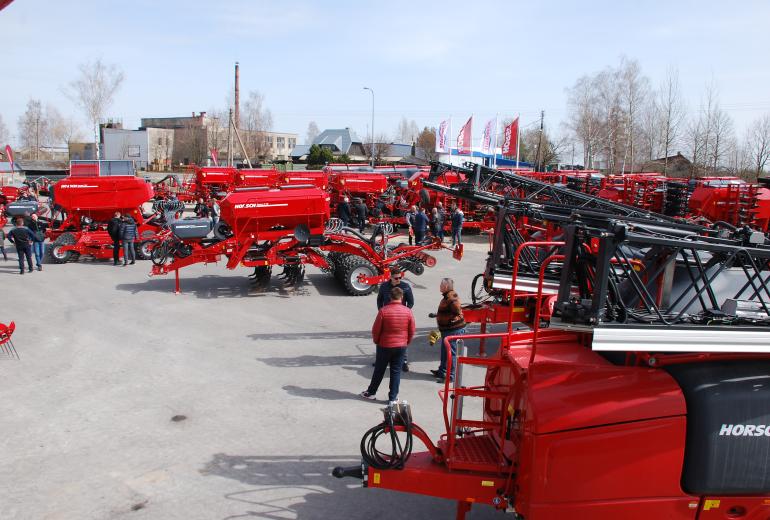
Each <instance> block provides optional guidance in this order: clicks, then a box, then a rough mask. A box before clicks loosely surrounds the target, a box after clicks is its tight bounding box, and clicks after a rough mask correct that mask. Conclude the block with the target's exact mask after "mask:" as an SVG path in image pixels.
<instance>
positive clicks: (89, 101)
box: [64, 59, 124, 159]
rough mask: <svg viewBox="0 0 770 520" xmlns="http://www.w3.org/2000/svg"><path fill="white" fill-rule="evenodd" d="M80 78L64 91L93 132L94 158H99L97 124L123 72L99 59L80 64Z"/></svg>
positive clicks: (110, 101)
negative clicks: (80, 111) (79, 110)
mask: <svg viewBox="0 0 770 520" xmlns="http://www.w3.org/2000/svg"><path fill="white" fill-rule="evenodd" d="M79 69H80V76H79V77H78V78H77V79H75V80H74V81H72V82H71V83H70V84H69V85H68V87H67V88H65V89H64V92H65V94H66V95H67V97H69V98H70V99H71V100H72V101H73V102H74V103H75V104H76V105H77V106H78V108H80V109H81V110H82V112H83V115H85V117H86V120H87V121H88V122H89V124H90V125H91V128H92V129H93V131H94V144H95V145H96V157H97V159H98V158H99V157H100V150H99V123H100V122H101V121H102V120H103V119H104V115H105V113H106V112H107V110H108V109H109V108H110V106H111V105H112V103H113V101H114V99H115V94H116V93H117V91H118V89H120V86H121V85H122V84H123V79H124V76H123V72H121V71H120V70H119V69H118V68H117V67H116V66H115V65H107V64H105V63H103V62H102V60H101V59H97V60H95V61H93V62H86V63H82V64H81V65H80V66H79Z"/></svg>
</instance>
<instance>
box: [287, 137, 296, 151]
mask: <svg viewBox="0 0 770 520" xmlns="http://www.w3.org/2000/svg"><path fill="white" fill-rule="evenodd" d="M296 146H297V140H296V139H294V138H293V137H289V148H292V149H293V148H295V147H296Z"/></svg>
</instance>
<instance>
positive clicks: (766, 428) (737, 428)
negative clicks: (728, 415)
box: [719, 424, 770, 437]
mask: <svg viewBox="0 0 770 520" xmlns="http://www.w3.org/2000/svg"><path fill="white" fill-rule="evenodd" d="M719 435H720V437H724V436H732V437H762V436H763V435H764V436H765V437H770V425H765V424H723V425H722V428H720V430H719Z"/></svg>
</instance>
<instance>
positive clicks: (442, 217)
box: [436, 202, 446, 244]
mask: <svg viewBox="0 0 770 520" xmlns="http://www.w3.org/2000/svg"><path fill="white" fill-rule="evenodd" d="M436 210H437V213H438V217H437V219H436V225H437V227H438V234H437V235H436V236H437V237H438V238H439V240H441V243H442V244H443V243H444V224H445V223H446V211H444V205H443V204H442V203H441V202H438V203H437V204H436Z"/></svg>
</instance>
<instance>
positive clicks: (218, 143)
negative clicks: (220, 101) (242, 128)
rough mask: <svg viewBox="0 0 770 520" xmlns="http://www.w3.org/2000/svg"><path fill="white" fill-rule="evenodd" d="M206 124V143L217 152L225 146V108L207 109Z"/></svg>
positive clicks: (226, 113)
mask: <svg viewBox="0 0 770 520" xmlns="http://www.w3.org/2000/svg"><path fill="white" fill-rule="evenodd" d="M207 114H208V119H207V125H206V132H207V134H208V135H207V139H206V140H207V144H208V147H209V148H213V149H216V150H217V151H218V152H219V151H221V150H223V149H225V148H227V127H228V124H229V123H228V118H229V115H228V112H227V110H219V109H211V110H209V111H208V113H207Z"/></svg>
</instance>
